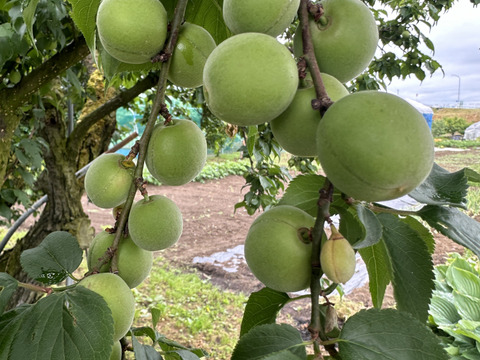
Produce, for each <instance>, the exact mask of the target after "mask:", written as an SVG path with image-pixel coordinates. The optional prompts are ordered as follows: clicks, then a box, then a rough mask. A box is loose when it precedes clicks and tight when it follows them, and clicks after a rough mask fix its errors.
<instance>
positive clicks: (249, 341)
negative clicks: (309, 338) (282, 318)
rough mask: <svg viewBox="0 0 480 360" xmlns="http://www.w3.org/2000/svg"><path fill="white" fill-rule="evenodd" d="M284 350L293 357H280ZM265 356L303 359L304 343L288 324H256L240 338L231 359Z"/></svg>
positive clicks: (242, 359)
mask: <svg viewBox="0 0 480 360" xmlns="http://www.w3.org/2000/svg"><path fill="white" fill-rule="evenodd" d="M285 351H288V352H290V353H291V354H292V355H294V356H295V357H291V356H290V357H282V356H284V355H285V354H284V353H285ZM282 354H283V355H282ZM277 355H278V358H277V357H276V356H277ZM267 356H268V357H270V359H285V360H287V359H288V360H290V359H295V360H305V359H306V358H307V354H306V350H305V345H303V340H302V337H301V335H300V333H299V332H298V330H297V329H295V328H294V327H293V326H290V325H288V324H281V325H279V324H264V325H260V326H256V327H254V328H253V329H252V330H250V331H249V332H248V333H247V334H245V335H243V336H242V337H241V338H240V340H239V341H238V343H237V345H236V346H235V349H234V350H233V354H232V358H231V360H260V359H265V357H267Z"/></svg>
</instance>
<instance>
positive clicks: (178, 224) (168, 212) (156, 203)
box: [128, 195, 183, 251]
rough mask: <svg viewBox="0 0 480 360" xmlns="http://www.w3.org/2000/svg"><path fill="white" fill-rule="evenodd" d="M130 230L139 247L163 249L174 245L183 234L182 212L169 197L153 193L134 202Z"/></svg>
mask: <svg viewBox="0 0 480 360" xmlns="http://www.w3.org/2000/svg"><path fill="white" fill-rule="evenodd" d="M128 230H129V232H130V237H131V238H132V240H133V242H134V243H135V244H136V245H137V246H138V247H140V248H142V249H145V250H149V251H157V250H163V249H166V248H168V247H170V246H172V245H174V244H175V243H176V242H177V241H178V239H179V238H180V236H181V235H182V231H183V219H182V213H181V212H180V209H179V208H178V206H177V205H176V204H175V203H174V202H173V201H172V200H170V199H169V198H167V197H165V196H162V195H152V196H150V197H148V199H142V200H139V201H137V202H136V203H135V204H133V206H132V209H131V210H130V215H129V217H128Z"/></svg>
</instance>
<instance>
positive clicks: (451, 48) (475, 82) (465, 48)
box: [387, 0, 480, 107]
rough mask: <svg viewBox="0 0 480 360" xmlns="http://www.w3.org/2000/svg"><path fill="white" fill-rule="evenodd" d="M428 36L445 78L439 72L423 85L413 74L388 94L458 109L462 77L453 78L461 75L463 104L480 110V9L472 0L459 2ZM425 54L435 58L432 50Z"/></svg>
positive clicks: (392, 85)
mask: <svg viewBox="0 0 480 360" xmlns="http://www.w3.org/2000/svg"><path fill="white" fill-rule="evenodd" d="M427 31H428V30H427ZM426 34H427V36H428V37H429V38H430V39H431V40H432V42H433V43H434V45H435V53H434V54H433V58H434V59H435V60H437V61H438V62H439V63H440V64H441V65H442V66H443V70H444V72H445V76H443V74H442V73H441V72H440V71H437V73H436V74H435V75H433V76H432V77H430V76H429V75H427V77H426V78H425V80H423V82H420V81H419V80H418V79H417V78H416V77H415V76H414V75H413V76H412V77H411V78H407V79H406V80H404V81H401V80H394V81H392V83H391V84H389V85H388V89H387V90H388V92H391V93H395V94H398V95H400V96H402V97H406V98H411V99H414V100H417V101H419V102H422V103H424V104H426V105H430V106H435V105H437V106H448V105H450V106H455V105H456V104H457V100H458V89H459V78H458V77H457V76H454V75H458V76H459V77H460V101H463V102H464V104H465V105H468V104H469V103H470V105H475V107H480V6H477V7H474V6H473V4H472V3H471V2H470V1H469V0H460V1H457V2H456V3H455V4H454V5H453V7H452V8H451V9H450V10H449V11H448V12H446V13H444V14H442V15H441V17H440V20H439V22H438V24H437V25H435V26H434V27H432V30H431V31H430V32H429V33H428V32H427V33H426ZM426 53H427V54H429V55H430V56H432V54H431V51H430V50H427V51H426ZM472 103H473V104H472Z"/></svg>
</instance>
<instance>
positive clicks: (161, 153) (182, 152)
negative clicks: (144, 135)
mask: <svg viewBox="0 0 480 360" xmlns="http://www.w3.org/2000/svg"><path fill="white" fill-rule="evenodd" d="M206 161H207V141H206V140H205V136H204V135H203V132H202V130H200V128H199V127H198V126H197V125H196V124H195V123H194V122H193V121H190V120H172V121H171V122H169V123H168V124H167V125H164V124H163V123H161V124H158V125H156V126H155V128H154V130H153V132H152V136H151V138H150V141H149V143H148V148H147V155H146V158H145V164H146V165H147V169H148V171H149V172H150V174H152V176H153V177H154V178H155V179H157V180H158V181H160V182H161V183H162V184H164V185H183V184H186V183H188V182H189V181H191V180H193V179H194V178H195V176H197V175H198V174H199V173H200V171H201V170H202V169H203V166H204V165H205V162H206Z"/></svg>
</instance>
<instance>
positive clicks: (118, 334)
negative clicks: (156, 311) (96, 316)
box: [78, 273, 135, 341]
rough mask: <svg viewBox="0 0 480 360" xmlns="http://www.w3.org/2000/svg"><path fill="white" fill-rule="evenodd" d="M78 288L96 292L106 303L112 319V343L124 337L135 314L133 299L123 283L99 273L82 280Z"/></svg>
mask: <svg viewBox="0 0 480 360" xmlns="http://www.w3.org/2000/svg"><path fill="white" fill-rule="evenodd" d="M78 286H83V287H85V288H87V289H90V290H92V291H94V292H96V293H97V294H99V295H101V296H102V297H103V299H104V300H105V302H106V303H107V305H108V307H109V308H110V311H111V312H112V317H113V327H114V335H113V341H118V340H120V339H121V338H122V337H123V336H125V334H126V333H127V331H128V330H129V329H130V326H131V325H132V322H133V316H134V314H135V299H134V297H133V294H132V291H131V290H130V288H129V287H128V285H127V284H126V283H125V281H123V280H122V279H121V278H120V276H117V275H115V274H112V273H99V274H94V275H90V276H87V277H86V278H84V279H82V280H81V281H80V282H79V283H78Z"/></svg>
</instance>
